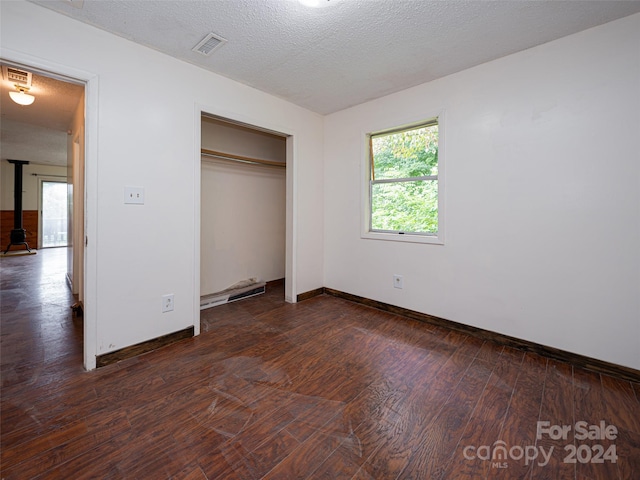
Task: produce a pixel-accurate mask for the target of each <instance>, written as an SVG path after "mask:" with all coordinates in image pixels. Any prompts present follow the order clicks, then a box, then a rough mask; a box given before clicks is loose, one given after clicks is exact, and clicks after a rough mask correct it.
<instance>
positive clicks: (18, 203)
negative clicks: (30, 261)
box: [4, 160, 31, 253]
mask: <svg viewBox="0 0 640 480" xmlns="http://www.w3.org/2000/svg"><path fill="white" fill-rule="evenodd" d="M7 162H9V163H13V164H14V168H15V172H14V181H13V230H11V241H10V242H9V245H7V249H6V250H5V251H4V253H7V252H8V251H9V249H10V248H11V246H12V245H25V246H26V247H27V250H28V251H31V249H30V248H29V244H28V243H27V231H26V230H25V229H24V228H23V227H22V166H23V165H28V164H29V162H27V161H25V160H7Z"/></svg>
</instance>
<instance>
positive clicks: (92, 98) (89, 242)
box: [1, 48, 99, 370]
mask: <svg viewBox="0 0 640 480" xmlns="http://www.w3.org/2000/svg"><path fill="white" fill-rule="evenodd" d="M1 60H2V62H3V63H6V64H11V65H14V66H16V67H23V68H25V69H27V70H31V71H33V72H35V73H38V74H42V75H46V76H49V77H53V78H57V79H59V80H63V81H66V82H70V83H79V84H83V85H84V87H85V102H84V118H85V121H84V150H85V151H84V154H85V155H84V167H85V170H84V242H83V244H84V248H83V255H84V285H83V288H84V295H83V296H82V297H83V298H84V301H83V323H84V329H83V330H84V341H83V350H84V353H83V358H84V362H83V363H84V368H85V369H86V370H94V369H95V368H96V353H97V290H98V287H97V263H98V259H97V250H96V242H97V224H98V208H97V203H98V194H97V192H98V87H99V77H98V75H97V74H95V73H92V72H88V71H85V70H80V69H78V68H75V67H73V66H71V65H65V64H60V63H56V62H52V61H49V60H47V59H43V58H40V57H35V56H33V55H29V54H26V53H24V52H20V51H17V50H12V49H8V48H7V49H4V48H3V50H2V57H1Z"/></svg>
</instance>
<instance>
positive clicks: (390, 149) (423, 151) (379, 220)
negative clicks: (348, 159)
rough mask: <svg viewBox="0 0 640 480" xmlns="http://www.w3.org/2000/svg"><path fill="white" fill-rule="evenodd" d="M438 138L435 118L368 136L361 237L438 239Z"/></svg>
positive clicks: (434, 241)
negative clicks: (365, 225) (364, 228)
mask: <svg viewBox="0 0 640 480" xmlns="http://www.w3.org/2000/svg"><path fill="white" fill-rule="evenodd" d="M439 136H440V132H439V124H438V119H437V118H434V119H431V120H428V121H426V122H423V123H421V124H418V125H414V126H411V127H409V128H400V129H394V130H387V131H384V132H378V133H372V134H370V135H368V138H369V158H368V161H369V168H368V174H369V195H368V209H367V210H368V212H367V213H368V217H369V218H368V228H367V231H366V232H365V235H363V236H365V237H367V238H383V239H386V240H404V241H418V242H425V243H442V235H441V213H442V212H441V208H440V207H441V202H440V200H439V195H441V185H440V184H439V177H438V175H439V169H440V166H441V162H440V159H439V151H438V145H439ZM439 190H440V191H439ZM402 237H404V238H402Z"/></svg>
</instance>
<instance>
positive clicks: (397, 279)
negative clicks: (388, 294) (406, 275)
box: [393, 275, 404, 288]
mask: <svg viewBox="0 0 640 480" xmlns="http://www.w3.org/2000/svg"><path fill="white" fill-rule="evenodd" d="M403 286H404V283H403V281H402V275H394V276H393V288H402V287H403Z"/></svg>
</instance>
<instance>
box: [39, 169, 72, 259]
mask: <svg viewBox="0 0 640 480" xmlns="http://www.w3.org/2000/svg"><path fill="white" fill-rule="evenodd" d="M41 213H42V248H48V247H66V246H67V245H68V243H67V184H66V183H65V182H47V181H43V182H42V212H41Z"/></svg>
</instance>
